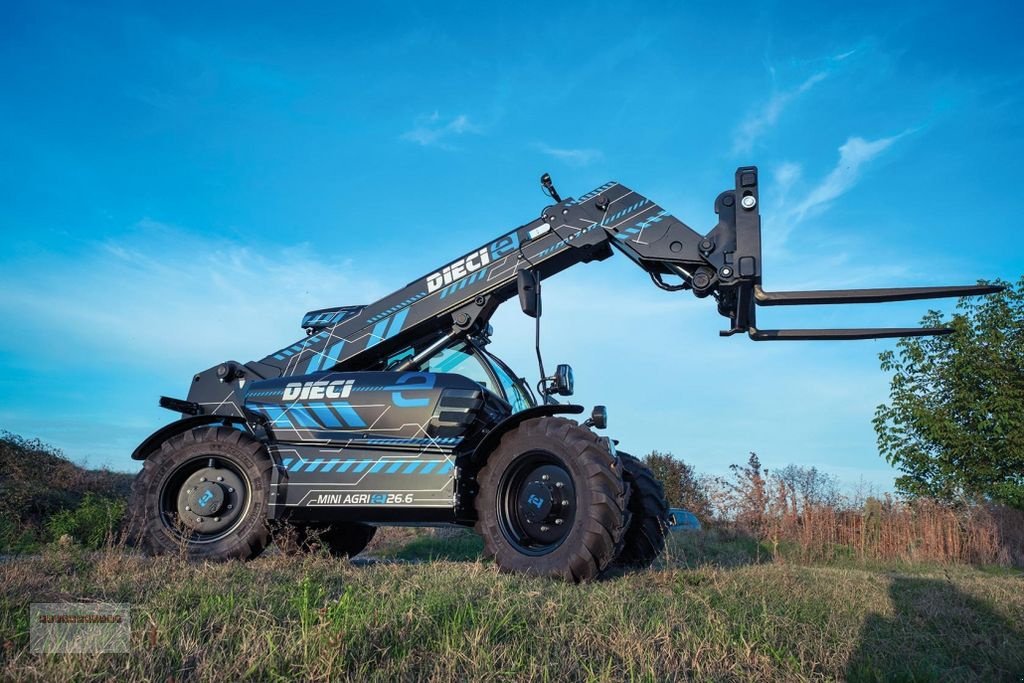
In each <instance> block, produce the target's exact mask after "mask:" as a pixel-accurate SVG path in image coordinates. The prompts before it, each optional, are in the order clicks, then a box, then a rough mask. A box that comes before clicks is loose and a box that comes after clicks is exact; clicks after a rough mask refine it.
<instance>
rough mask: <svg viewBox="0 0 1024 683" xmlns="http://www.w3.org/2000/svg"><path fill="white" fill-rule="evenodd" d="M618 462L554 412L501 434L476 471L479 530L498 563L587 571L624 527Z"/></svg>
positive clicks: (529, 569)
mask: <svg viewBox="0 0 1024 683" xmlns="http://www.w3.org/2000/svg"><path fill="white" fill-rule="evenodd" d="M621 472H622V465H621V463H620V462H619V459H618V458H617V457H616V456H615V455H613V454H612V453H611V452H610V451H609V449H608V447H607V445H606V444H605V443H604V442H602V441H601V440H600V439H599V438H598V437H597V435H595V434H594V433H593V432H591V431H590V430H589V429H586V428H584V427H581V426H579V425H578V424H576V423H575V422H572V421H570V420H566V419H563V418H558V417H540V418H535V419H532V420H526V421H524V422H523V423H522V424H520V425H519V426H517V427H516V428H514V429H512V430H511V431H509V432H508V433H506V434H505V435H504V436H502V438H501V441H500V442H499V444H498V447H497V448H496V449H495V450H494V452H492V453H491V454H490V455H489V456H488V459H487V464H486V465H485V466H484V467H483V468H482V469H481V470H480V473H479V475H478V477H477V481H478V483H479V487H480V488H479V493H478V494H477V498H476V510H477V516H478V519H479V521H478V522H477V524H476V529H477V532H478V533H479V534H480V535H481V536H482V537H483V539H484V544H485V546H486V551H487V553H488V554H489V555H492V556H493V557H494V558H495V561H496V562H497V564H498V567H499V568H500V569H501V570H502V571H511V572H522V573H525V574H533V575H537V576H555V577H560V578H563V579H566V580H569V581H584V580H587V579H592V578H594V577H595V576H597V575H598V574H599V573H600V572H601V571H602V570H604V569H605V568H606V567H607V566H608V565H609V564H610V563H611V561H612V559H613V558H614V557H615V554H616V552H617V550H618V548H619V546H620V542H621V540H622V537H623V534H624V533H625V529H626V510H625V508H626V484H625V482H624V481H623V479H622V473H621Z"/></svg>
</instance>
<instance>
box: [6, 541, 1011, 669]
mask: <svg viewBox="0 0 1024 683" xmlns="http://www.w3.org/2000/svg"><path fill="white" fill-rule="evenodd" d="M380 537H381V538H380V540H379V541H375V542H374V546H373V547H371V549H370V551H369V552H370V553H371V554H372V556H373V557H374V558H375V559H372V560H363V561H356V562H354V563H349V562H344V561H338V560H333V559H329V558H326V557H319V556H305V557H300V558H295V557H288V556H285V555H282V554H280V553H276V552H273V551H271V552H268V553H267V554H265V555H264V556H263V557H261V558H259V559H257V560H255V561H253V562H250V563H237V562H233V563H227V564H216V565H214V564H210V565H192V564H187V563H184V562H182V561H181V560H180V559H178V558H174V557H164V558H156V559H153V558H144V557H140V556H137V555H134V554H132V553H130V552H126V551H124V550H121V549H117V548H113V549H107V550H103V551H100V552H97V553H89V552H87V551H84V550H82V549H80V548H76V547H70V548H60V547H48V548H47V549H46V550H45V551H44V552H42V554H39V555H33V556H26V557H23V558H10V557H8V558H6V559H5V560H4V561H3V562H0V585H2V589H0V637H2V639H3V655H2V656H3V660H2V666H0V678H3V679H5V680H6V679H14V680H48V681H50V680H74V679H77V680H107V679H119V680H129V679H130V680H152V681H168V680H175V681H186V680H212V679H219V680H239V679H243V678H245V679H259V680H360V681H361V680H394V679H406V680H408V679H428V680H651V681H655V680H659V681H660V680H674V679H693V680H764V679H767V678H771V679H777V680H834V679H849V680H905V681H932V680H934V681H939V680H941V681H948V680H1008V681H1010V680H1012V681H1019V680H1021V679H1022V677H1024V574H1022V573H1021V572H1020V571H1019V570H1015V569H1008V568H1003V567H998V568H997V567H990V568H983V567H969V566H964V565H938V564H934V565H929V564H901V563H889V564H871V563H865V562H848V563H845V564H844V563H839V562H833V563H831V564H817V565H803V564H791V563H788V562H787V561H785V560H784V559H780V558H776V559H775V560H771V559H769V558H770V557H771V554H770V553H765V552H764V548H763V547H761V546H759V545H757V544H756V543H753V542H751V541H749V540H744V539H742V538H727V537H721V536H719V535H718V534H717V533H715V532H707V533H696V534H694V533H688V534H678V533H677V535H676V537H675V539H674V541H673V543H672V547H671V548H670V551H669V554H668V557H667V558H666V560H665V561H664V562H663V563H662V565H661V566H659V567H657V568H655V569H652V570H645V571H636V572H619V573H615V574H613V575H611V576H609V577H608V578H605V579H604V580H601V581H598V582H595V583H591V584H586V585H581V586H574V585H566V584H563V583H559V582H552V581H548V580H541V579H533V578H528V577H522V576H509V575H504V574H499V573H498V572H497V571H496V569H495V567H494V565H493V564H491V563H489V562H487V561H484V560H481V559H480V558H479V551H480V544H479V541H478V540H477V539H476V538H475V537H474V536H471V535H465V534H455V535H451V534H449V535H443V536H439V535H436V534H434V533H431V532H427V531H420V532H414V531H409V530H387V531H386V532H384V533H382V534H380ZM98 600H106V601H114V602H127V603H131V605H132V613H131V619H132V651H131V653H130V654H105V655H36V654H32V653H30V652H29V651H28V633H27V630H28V608H29V605H30V603H32V602H44V601H50V602H53V601H98Z"/></svg>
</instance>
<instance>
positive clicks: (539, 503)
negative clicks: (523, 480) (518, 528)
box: [526, 493, 544, 510]
mask: <svg viewBox="0 0 1024 683" xmlns="http://www.w3.org/2000/svg"><path fill="white" fill-rule="evenodd" d="M526 502H527V503H529V504H530V505H532V506H533V507H535V508H537V509H538V510H540V509H541V508H542V507H544V499H543V498H541V497H540V496H538V495H537V494H536V493H531V494H530V497H529V498H527V499H526Z"/></svg>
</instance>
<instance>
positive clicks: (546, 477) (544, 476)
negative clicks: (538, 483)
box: [541, 474, 551, 481]
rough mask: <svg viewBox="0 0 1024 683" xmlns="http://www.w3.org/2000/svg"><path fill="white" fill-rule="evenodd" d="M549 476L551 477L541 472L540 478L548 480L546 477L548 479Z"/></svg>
mask: <svg viewBox="0 0 1024 683" xmlns="http://www.w3.org/2000/svg"><path fill="white" fill-rule="evenodd" d="M550 478H551V476H550V475H547V474H543V475H541V479H542V480H543V481H547V480H548V479H550Z"/></svg>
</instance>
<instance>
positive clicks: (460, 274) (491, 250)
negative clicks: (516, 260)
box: [427, 232, 519, 293]
mask: <svg viewBox="0 0 1024 683" xmlns="http://www.w3.org/2000/svg"><path fill="white" fill-rule="evenodd" d="M518 248H519V236H518V235H517V234H516V233H514V232H513V233H512V234H510V235H505V236H504V237H502V238H501V239H499V240H498V241H497V242H493V243H492V244H490V245H489V246H486V247H483V248H482V249H477V250H476V251H474V252H473V253H472V254H468V255H466V256H463V257H462V258H460V259H459V260H458V261H456V262H455V263H452V264H451V265H448V266H445V267H444V268H442V269H441V270H439V271H437V272H436V273H431V274H430V275H428V276H427V291H428V292H431V293H433V292H436V291H437V290H439V289H441V288H442V287H445V286H447V285H450V284H452V283H453V282H458V281H459V280H461V279H462V278H464V277H466V276H467V275H470V274H471V273H475V272H476V271H478V270H480V269H481V268H483V267H485V266H486V265H488V264H489V263H490V262H491V261H496V260H498V259H499V258H501V257H502V256H504V255H505V254H507V253H509V252H510V251H515V250H516V249H518Z"/></svg>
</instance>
